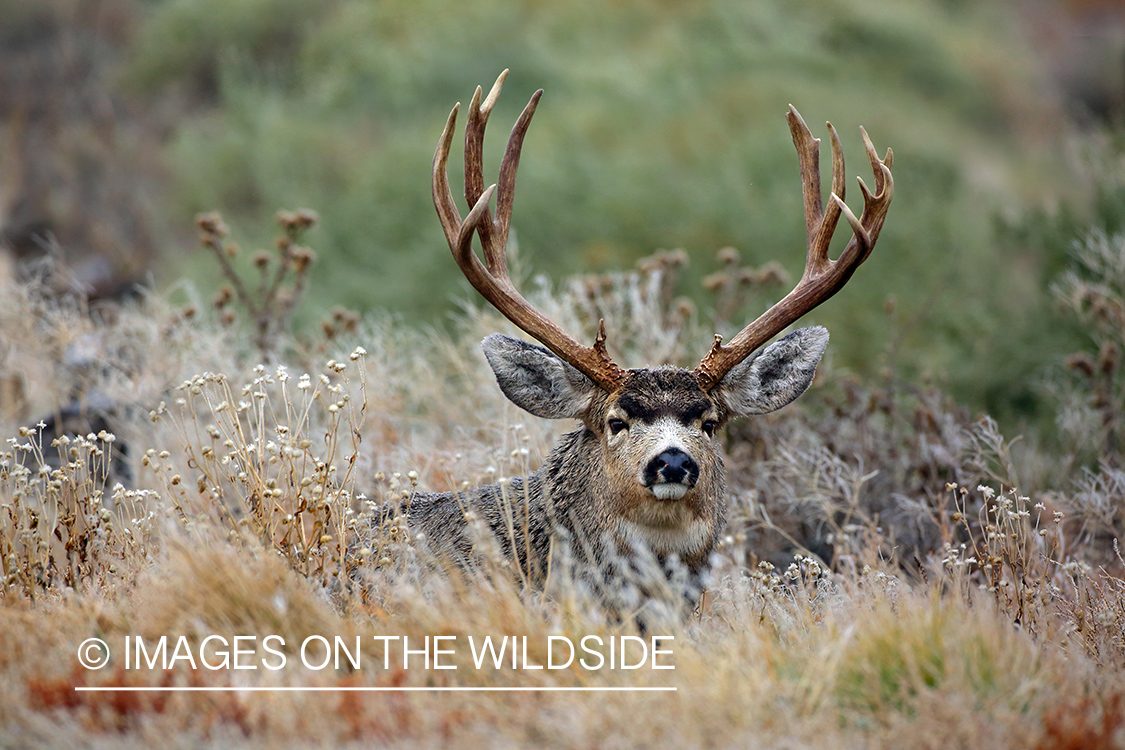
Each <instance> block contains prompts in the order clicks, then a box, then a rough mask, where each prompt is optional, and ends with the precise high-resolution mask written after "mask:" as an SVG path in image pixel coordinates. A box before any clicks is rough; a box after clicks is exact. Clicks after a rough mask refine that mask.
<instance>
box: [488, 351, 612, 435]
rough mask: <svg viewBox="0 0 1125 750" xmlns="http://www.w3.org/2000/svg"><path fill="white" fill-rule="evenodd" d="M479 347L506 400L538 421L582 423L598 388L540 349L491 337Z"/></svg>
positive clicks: (552, 355) (576, 371)
mask: <svg viewBox="0 0 1125 750" xmlns="http://www.w3.org/2000/svg"><path fill="white" fill-rule="evenodd" d="M480 347H481V349H483V350H484V356H485V358H486V359H487V360H488V364H489V366H490V367H491V368H492V372H493V373H495V374H496V382H497V383H498V384H499V385H500V390H501V391H503V392H504V395H505V396H507V397H508V400H509V401H511V402H512V403H513V404H515V405H516V406H518V407H520V408H521V409H524V410H526V411H529V412H531V413H532V414H534V415H535V416H537V417H543V418H545V419H581V418H582V415H583V414H584V413H585V412H586V409H587V408H588V407H589V406H590V400H591V399H592V398H593V396H594V391H595V390H596V389H597V388H598V385H597V384H595V383H594V381H593V380H590V378H588V377H586V376H585V375H583V374H582V373H581V372H579V371H578V370H577V369H575V368H574V367H572V366H571V365H569V364H568V363H566V362H564V361H563V360H562V359H560V358H559V357H557V356H555V354H554V353H552V352H550V351H548V350H547V349H544V348H543V347H541V346H536V345H535V344H529V343H527V342H526V341H521V340H520V339H515V338H512V337H511V336H504V335H501V334H499V333H494V334H492V335H491V336H489V337H487V338H486V339H485V340H484V341H482V342H481V344H480Z"/></svg>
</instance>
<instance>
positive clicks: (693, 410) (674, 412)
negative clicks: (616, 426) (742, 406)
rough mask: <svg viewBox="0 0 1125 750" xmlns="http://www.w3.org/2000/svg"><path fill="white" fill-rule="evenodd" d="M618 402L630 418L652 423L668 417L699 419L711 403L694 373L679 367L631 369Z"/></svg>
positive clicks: (689, 420)
mask: <svg viewBox="0 0 1125 750" xmlns="http://www.w3.org/2000/svg"><path fill="white" fill-rule="evenodd" d="M617 405H618V406H619V407H620V408H621V410H622V411H624V412H625V414H626V415H627V416H628V417H629V418H630V419H639V420H641V421H642V422H655V421H656V420H657V419H659V418H661V417H669V416H671V417H676V418H677V419H679V420H680V421H682V422H683V423H684V424H689V423H691V422H693V421H694V420H696V419H699V417H700V416H702V415H703V413H704V412H706V411H707V410H708V409H710V408H712V406H713V404H712V403H711V400H710V399H709V398H707V395H706V394H705V393H704V392H703V390H702V389H701V388H700V387H699V383H698V382H696V380H695V376H694V375H692V374H691V373H690V372H688V371H687V370H683V369H680V368H679V367H660V368H657V369H655V370H630V371H629V377H628V379H627V380H626V381H625V385H624V387H623V388H622V389H621V393H620V395H619V396H618V397H617Z"/></svg>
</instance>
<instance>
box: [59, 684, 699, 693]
mask: <svg viewBox="0 0 1125 750" xmlns="http://www.w3.org/2000/svg"><path fill="white" fill-rule="evenodd" d="M74 690H75V692H86V693H234V692H247V693H268V692H289V693H345V692H346V693H409V692H414V693H453V692H476V693H511V692H537V693H545V692H570V693H580V692H585V693H596V692H601V693H605V692H635V693H645V692H676V691H677V690H679V688H676V687H360V686H348V687H321V686H312V687H293V686H281V687H261V686H253V687H235V686H233V685H220V686H190V687H164V686H153V687H145V686H137V685H131V686H125V687H112V686H110V687H103V686H99V687H75V688H74Z"/></svg>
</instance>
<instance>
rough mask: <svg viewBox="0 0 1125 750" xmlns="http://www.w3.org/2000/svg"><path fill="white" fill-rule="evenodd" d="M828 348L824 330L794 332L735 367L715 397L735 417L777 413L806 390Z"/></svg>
mask: <svg viewBox="0 0 1125 750" xmlns="http://www.w3.org/2000/svg"><path fill="white" fill-rule="evenodd" d="M827 346H828V331H827V330H826V329H824V328H821V327H820V326H811V327H809V328H801V329H799V330H796V331H794V332H793V333H791V334H789V335H788V336H786V337H784V338H781V339H778V340H777V341H775V342H773V343H772V344H770V345H769V346H767V347H766V348H765V349H762V350H761V351H759V352H758V353H757V354H755V355H754V356H752V357H750V358H748V359H746V360H743V361H742V362H740V363H738V364H737V365H735V366H734V367H733V368H732V369H731V371H730V372H728V373H727V374H726V375H725V376H724V377H723V379H722V380H720V381H719V385H718V387H717V388H716V389H715V393H714V395H715V396H716V397H717V398H718V399H719V400H720V401H722V403H723V404H725V405H726V407H727V409H729V410H730V412H731V414H732V415H734V416H736V417H744V416H747V415H749V414H767V413H769V412H771V411H776V410H777V409H780V408H781V407H783V406H785V405H786V404H788V403H789V402H790V401H792V400H793V399H795V398H797V397H798V396H800V395H801V394H802V393H804V392H805V390H806V389H807V388H808V387H809V384H810V383H812V380H813V376H814V375H816V366H817V364H818V363H819V362H820V358H821V356H823V355H824V350H825V348H826V347H827Z"/></svg>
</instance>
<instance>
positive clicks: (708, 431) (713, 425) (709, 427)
mask: <svg viewBox="0 0 1125 750" xmlns="http://www.w3.org/2000/svg"><path fill="white" fill-rule="evenodd" d="M717 429H719V423H718V422H716V421H715V420H714V419H708V420H707V421H706V422H704V423H703V434H704V435H706V436H707V437H714V436H715V430H717Z"/></svg>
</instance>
